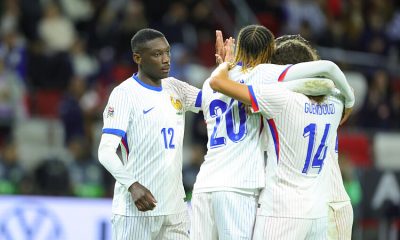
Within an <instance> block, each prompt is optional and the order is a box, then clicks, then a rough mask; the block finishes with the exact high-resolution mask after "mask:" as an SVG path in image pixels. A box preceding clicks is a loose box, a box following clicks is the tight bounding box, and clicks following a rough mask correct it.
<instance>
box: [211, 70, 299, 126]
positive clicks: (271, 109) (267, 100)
mask: <svg viewBox="0 0 400 240" xmlns="http://www.w3.org/2000/svg"><path fill="white" fill-rule="evenodd" d="M228 70H229V63H226V62H225V63H222V64H220V65H219V66H218V67H217V68H216V69H215V70H214V71H213V73H212V74H211V77H210V86H211V88H212V89H213V90H214V91H218V92H220V93H222V94H225V95H227V96H229V97H231V98H234V99H236V100H238V101H240V102H243V103H245V104H247V105H251V106H252V109H253V111H254V112H259V111H261V112H263V113H264V114H265V115H266V116H267V117H268V118H274V117H276V116H277V115H278V114H280V113H281V111H282V109H283V108H284V106H286V104H287V101H288V99H289V97H290V96H289V94H290V93H291V92H290V91H289V90H287V89H285V88H284V87H283V86H281V84H269V85H263V86H260V85H259V86H256V87H255V89H256V91H254V89H253V87H252V86H248V85H244V84H240V83H237V82H235V81H233V80H231V79H230V78H229V75H228ZM292 94H293V93H292ZM258 99H259V100H260V101H261V104H258Z"/></svg>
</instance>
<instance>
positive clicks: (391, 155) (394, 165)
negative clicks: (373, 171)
mask: <svg viewBox="0 0 400 240" xmlns="http://www.w3.org/2000/svg"><path fill="white" fill-rule="evenodd" d="M374 152H375V161H376V166H377V168H378V169H381V170H391V171H396V170H400V162H399V159H400V157H399V156H400V133H384V132H379V133H376V134H375V137H374Z"/></svg>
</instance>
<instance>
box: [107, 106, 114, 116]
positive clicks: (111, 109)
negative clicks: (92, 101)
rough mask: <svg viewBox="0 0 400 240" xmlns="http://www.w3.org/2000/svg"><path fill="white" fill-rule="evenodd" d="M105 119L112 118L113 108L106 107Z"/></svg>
mask: <svg viewBox="0 0 400 240" xmlns="http://www.w3.org/2000/svg"><path fill="white" fill-rule="evenodd" d="M107 117H114V108H113V107H108V109H107Z"/></svg>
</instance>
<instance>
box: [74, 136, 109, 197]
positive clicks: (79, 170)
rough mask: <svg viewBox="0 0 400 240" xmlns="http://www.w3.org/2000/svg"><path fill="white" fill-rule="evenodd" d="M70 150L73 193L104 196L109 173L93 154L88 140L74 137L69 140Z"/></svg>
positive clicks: (83, 195) (81, 195)
mask: <svg viewBox="0 0 400 240" xmlns="http://www.w3.org/2000/svg"><path fill="white" fill-rule="evenodd" d="M68 151H69V153H70V155H71V158H72V159H71V164H70V165H69V166H68V168H69V173H70V179H71V185H72V192H73V194H74V195H75V196H78V197H103V196H104V195H105V192H106V187H105V175H106V174H107V173H106V172H105V170H104V168H103V167H102V166H101V165H100V164H99V162H98V161H97V160H96V159H94V157H93V156H92V155H91V153H90V147H89V144H88V142H87V141H86V140H85V139H84V138H81V137H75V138H72V139H70V140H69V142H68Z"/></svg>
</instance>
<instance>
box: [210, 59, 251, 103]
mask: <svg viewBox="0 0 400 240" xmlns="http://www.w3.org/2000/svg"><path fill="white" fill-rule="evenodd" d="M228 71H229V63H227V62H224V63H221V64H220V65H219V66H218V67H217V68H216V69H215V70H214V71H213V72H212V73H211V77H210V87H211V88H212V89H213V90H214V91H217V92H220V93H222V94H224V95H226V96H228V97H231V98H234V99H236V100H238V101H240V102H242V103H244V104H247V105H250V104H251V99H250V95H249V88H248V86H247V85H244V84H240V83H237V82H235V81H232V80H231V79H230V78H229V74H228Z"/></svg>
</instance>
